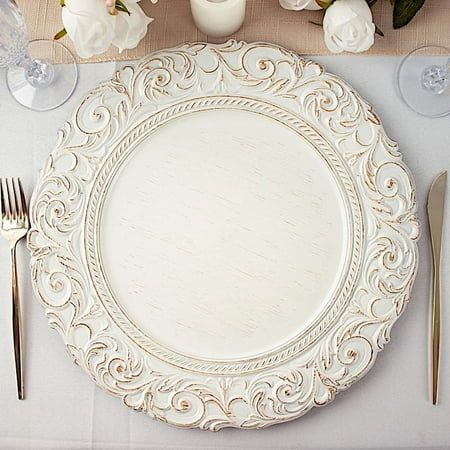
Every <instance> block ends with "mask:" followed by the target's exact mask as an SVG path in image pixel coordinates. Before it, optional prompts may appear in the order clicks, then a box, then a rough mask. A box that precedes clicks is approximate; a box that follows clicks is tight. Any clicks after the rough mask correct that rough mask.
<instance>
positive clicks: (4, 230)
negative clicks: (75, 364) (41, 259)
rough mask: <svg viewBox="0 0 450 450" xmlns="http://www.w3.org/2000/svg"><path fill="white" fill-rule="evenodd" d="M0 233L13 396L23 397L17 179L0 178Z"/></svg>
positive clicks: (22, 206) (21, 213) (23, 221)
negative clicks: (6, 267)
mask: <svg viewBox="0 0 450 450" xmlns="http://www.w3.org/2000/svg"><path fill="white" fill-rule="evenodd" d="M0 204H1V226H0V233H1V235H2V236H3V237H4V238H5V239H6V240H7V241H8V242H9V247H10V250H11V284H12V327H13V342H14V360H15V363H16V381H17V396H18V398H19V400H23V398H24V388H23V372H22V331H21V313H20V299H19V284H18V280H17V264H16V247H17V243H18V242H19V241H20V240H21V239H22V238H24V237H25V236H26V234H27V231H28V229H29V222H28V210H27V202H26V200H25V195H24V193H23V188H22V183H21V182H20V179H19V178H17V179H14V178H11V179H8V178H6V179H4V180H2V179H1V178H0Z"/></svg>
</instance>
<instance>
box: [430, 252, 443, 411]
mask: <svg viewBox="0 0 450 450" xmlns="http://www.w3.org/2000/svg"><path fill="white" fill-rule="evenodd" d="M436 256H437V255H433V291H432V305H431V308H432V309H431V330H432V331H431V333H432V337H431V338H432V351H431V355H432V356H431V357H432V362H431V367H432V375H431V380H432V386H431V396H432V402H433V405H436V404H437V401H438V387H439V359H440V347H441V280H440V258H439V257H436Z"/></svg>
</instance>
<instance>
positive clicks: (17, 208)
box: [11, 178, 23, 220]
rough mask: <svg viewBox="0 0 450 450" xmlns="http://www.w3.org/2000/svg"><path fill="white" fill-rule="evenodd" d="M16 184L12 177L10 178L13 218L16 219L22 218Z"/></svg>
mask: <svg viewBox="0 0 450 450" xmlns="http://www.w3.org/2000/svg"><path fill="white" fill-rule="evenodd" d="M16 184H17V181H16V180H15V179H14V178H11V186H12V191H13V196H14V204H15V210H14V213H15V218H16V219H19V220H20V219H22V217H23V214H22V207H21V204H20V202H19V195H18V189H16Z"/></svg>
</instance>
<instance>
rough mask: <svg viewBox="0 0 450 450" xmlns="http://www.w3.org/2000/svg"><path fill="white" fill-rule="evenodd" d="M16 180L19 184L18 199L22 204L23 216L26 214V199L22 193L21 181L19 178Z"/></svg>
mask: <svg viewBox="0 0 450 450" xmlns="http://www.w3.org/2000/svg"><path fill="white" fill-rule="evenodd" d="M17 182H18V184H19V191H20V201H21V204H22V212H23V215H24V216H27V215H28V208H27V201H26V199H25V194H24V193H23V186H22V182H21V181H20V178H17Z"/></svg>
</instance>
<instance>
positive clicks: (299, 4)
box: [280, 0, 322, 11]
mask: <svg viewBox="0 0 450 450" xmlns="http://www.w3.org/2000/svg"><path fill="white" fill-rule="evenodd" d="M280 5H281V6H282V7H283V8H284V9H290V10H292V11H300V10H301V9H312V10H318V9H322V8H321V7H320V6H319V5H318V4H317V2H316V0H280Z"/></svg>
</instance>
